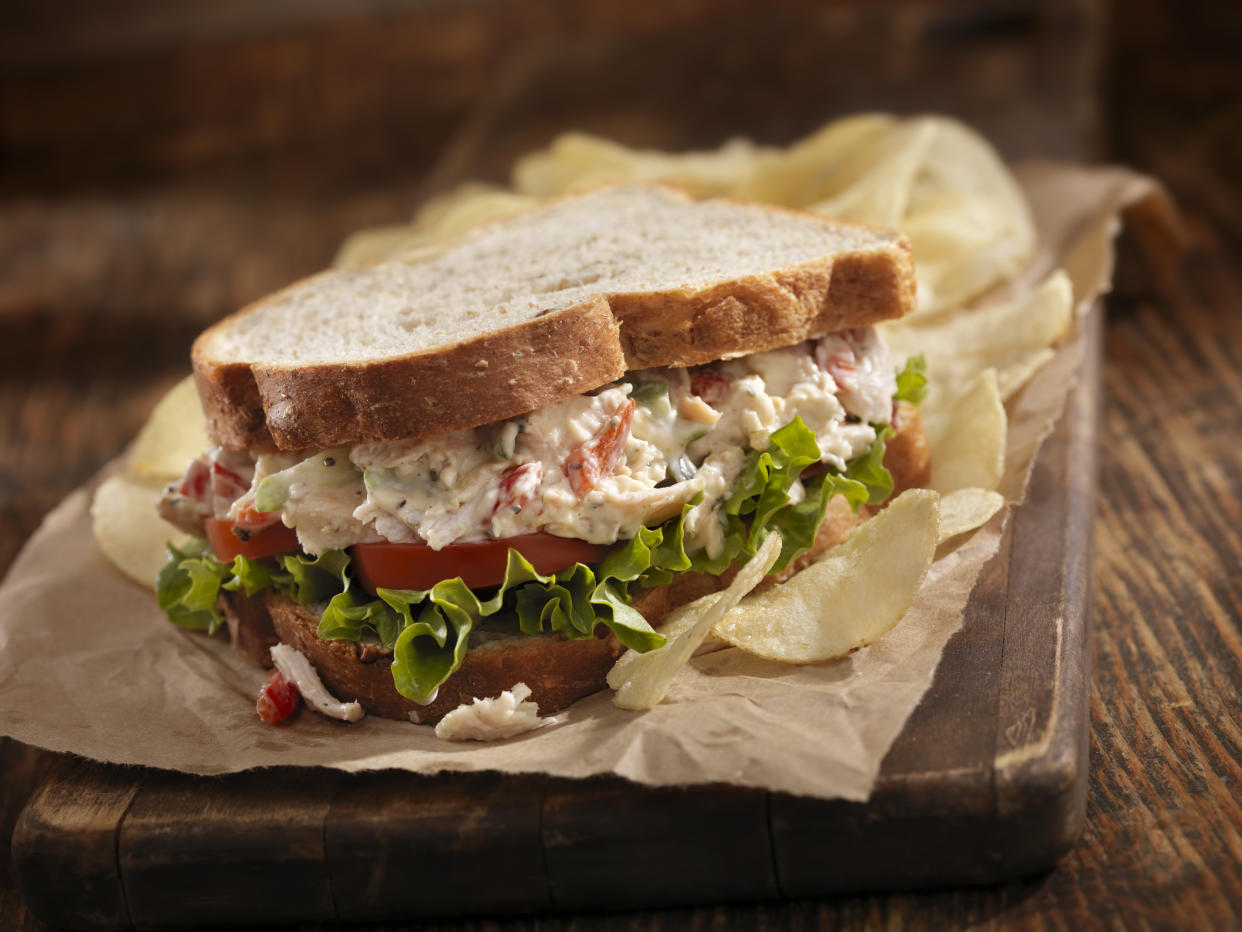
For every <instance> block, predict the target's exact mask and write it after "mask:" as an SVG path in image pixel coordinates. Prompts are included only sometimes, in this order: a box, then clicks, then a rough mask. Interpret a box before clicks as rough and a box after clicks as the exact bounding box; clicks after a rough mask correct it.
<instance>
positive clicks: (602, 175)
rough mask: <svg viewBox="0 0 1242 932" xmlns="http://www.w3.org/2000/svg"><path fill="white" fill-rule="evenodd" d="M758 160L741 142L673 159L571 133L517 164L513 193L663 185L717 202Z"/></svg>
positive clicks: (749, 146)
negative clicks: (613, 185)
mask: <svg viewBox="0 0 1242 932" xmlns="http://www.w3.org/2000/svg"><path fill="white" fill-rule="evenodd" d="M754 159H755V147H754V145H753V144H752V143H750V142H748V141H746V140H740V139H739V140H734V141H732V142H729V143H726V144H725V145H723V146H721V147H720V148H719V149H716V150H713V151H707V152H687V153H678V154H672V153H667V152H656V151H652V150H637V149H629V148H627V147H625V146H622V145H619V144H618V143H615V142H611V141H610V140H607V139H601V138H599V137H598V136H590V135H587V134H586V133H566V134H565V135H563V136H560V137H559V138H558V139H556V140H555V141H554V142H553V143H552V145H551V146H549V147H548V148H547V149H545V150H543V151H540V152H533V153H531V154H530V155H527V156H525V157H524V158H522V159H520V160H519V161H518V163H517V165H516V166H515V167H514V169H513V187H514V189H515V190H516V191H518V192H520V193H522V194H527V195H533V196H535V197H552V196H555V195H559V194H564V193H566V192H569V191H582V190H585V189H587V188H594V187H598V186H599V185H602V184H611V183H615V182H627V181H629V182H649V183H650V182H664V183H666V184H674V185H677V186H679V187H683V188H685V189H686V190H687V191H690V192H691V193H692V194H695V195H697V196H699V197H713V196H717V195H727V194H734V193H736V192H737V191H738V190H739V189H740V188H742V187H744V186H745V185H746V184H747V183H748V182H749V179H750V175H751V173H752V172H753V170H754Z"/></svg>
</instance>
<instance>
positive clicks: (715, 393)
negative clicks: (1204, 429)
mask: <svg viewBox="0 0 1242 932" xmlns="http://www.w3.org/2000/svg"><path fill="white" fill-rule="evenodd" d="M690 391H691V392H693V393H694V394H696V395H698V396H699V397H700V398H702V399H703V400H704V401H706V402H707V403H708V404H709V405H714V404H718V403H719V402H721V401H724V400H725V398H726V396H728V394H729V380H728V379H726V378H725V377H724V376H722V375H721V374H720V373H719V372H716V371H714V370H712V369H699V370H697V371H695V372H692V373H690Z"/></svg>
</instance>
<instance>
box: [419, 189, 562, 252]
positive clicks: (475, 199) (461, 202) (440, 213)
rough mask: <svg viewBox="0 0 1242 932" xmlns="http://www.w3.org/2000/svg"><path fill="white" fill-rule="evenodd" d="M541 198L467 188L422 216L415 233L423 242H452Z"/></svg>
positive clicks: (496, 190)
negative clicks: (457, 237)
mask: <svg viewBox="0 0 1242 932" xmlns="http://www.w3.org/2000/svg"><path fill="white" fill-rule="evenodd" d="M538 200H539V199H538V198H534V197H527V196H524V195H521V194H514V193H513V192H512V191H502V190H498V189H494V188H488V187H486V186H483V185H466V186H463V187H462V188H458V189H457V190H456V191H455V192H453V193H452V194H451V195H448V196H445V197H444V198H441V199H439V201H438V202H436V204H435V207H436V210H435V211H434V212H431V213H429V212H428V211H427V210H426V209H424V210H422V211H420V212H419V214H418V216H417V217H416V218H415V220H414V230H415V231H416V232H417V233H418V234H419V235H420V236H421V237H422V240H421V242H441V241H443V240H446V239H451V238H452V237H454V236H458V235H460V234H462V233H465V232H466V231H467V230H470V229H473V228H474V227H477V226H479V225H480V224H483V223H487V222H489V221H491V220H500V219H501V218H503V217H511V216H513V215H514V214H517V213H520V212H522V211H523V210H526V209H527V208H529V207H531V206H532V205H534V204H536V203H538Z"/></svg>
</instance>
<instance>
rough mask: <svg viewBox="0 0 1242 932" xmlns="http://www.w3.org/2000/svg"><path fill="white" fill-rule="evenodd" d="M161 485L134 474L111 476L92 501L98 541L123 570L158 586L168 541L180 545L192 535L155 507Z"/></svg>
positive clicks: (145, 583) (147, 584) (92, 515)
mask: <svg viewBox="0 0 1242 932" xmlns="http://www.w3.org/2000/svg"><path fill="white" fill-rule="evenodd" d="M161 491H162V490H161V487H160V486H158V485H153V484H150V483H146V482H143V481H141V480H139V479H135V478H133V477H131V476H124V475H120V476H112V477H111V478H108V479H105V480H104V481H103V483H101V484H100V486H99V488H98V489H96V490H95V498H94V501H92V502H91V521H92V529H93V530H94V532H95V542H96V543H97V544H98V545H99V549H100V550H102V551H103V552H104V555H105V556H107V558H108V559H109V560H111V561H112V563H113V564H114V565H115V566H116V567H117V569H119V570H120V571H121V572H122V573H124V574H125V575H126V576H128V577H129V578H130V579H132V580H134V581H135V582H138V583H141V584H142V585H144V586H147V587H149V588H151V589H154V588H155V577H156V576H157V575H158V574H159V571H160V568H161V567H162V566H163V565H164V564H165V563H166V562H167V560H168V554H167V553H166V552H165V550H164V544H165V542H166V541H171V542H172V543H174V544H177V545H181V544H184V543H185V541H187V540H189V535H187V534H185V533H184V532H182V531H179V530H177V529H176V528H175V527H173V526H172V525H171V524H168V523H167V522H166V521H164V520H163V519H162V518H161V517H160V516H159V515H158V514H157V513H156V511H155V503H156V502H157V501H158V500H159V497H160V493H161Z"/></svg>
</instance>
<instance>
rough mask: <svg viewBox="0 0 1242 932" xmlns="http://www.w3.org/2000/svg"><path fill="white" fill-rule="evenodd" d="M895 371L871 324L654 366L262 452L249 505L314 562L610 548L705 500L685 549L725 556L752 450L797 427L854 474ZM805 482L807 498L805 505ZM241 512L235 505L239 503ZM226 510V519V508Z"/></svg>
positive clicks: (886, 412) (881, 417) (884, 418)
mask: <svg viewBox="0 0 1242 932" xmlns="http://www.w3.org/2000/svg"><path fill="white" fill-rule="evenodd" d="M895 391H896V374H895V370H894V369H893V366H892V362H891V359H890V358H889V354H888V350H887V348H886V347H885V345H884V343H883V341H882V340H881V339H880V338H879V337H878V336H877V335H876V334H875V333H874V331H872V330H870V329H866V330H852V331H845V332H843V333H839V334H832V335H830V336H827V337H823V338H822V339H819V340H813V341H809V342H807V343H802V344H799V345H797V346H792V347H786V348H783V349H778V350H773V351H771V352H765V353H756V354H753V355H751V356H745V357H742V358H739V359H733V360H728V361H723V362H719V363H716V364H713V365H711V366H700V367H696V368H694V369H651V370H644V371H641V372H634V373H630V375H629V377H627V379H626V380H624V381H621V382H615V383H612V384H610V385H607V386H604V387H603V388H602V389H600V390H599V391H597V392H596V393H594V394H590V395H580V396H577V397H574V398H569V399H566V400H565V401H562V402H559V403H557V404H554V405H550V406H548V407H546V408H543V409H541V410H539V411H535V412H532V413H531V414H528V415H526V416H524V417H520V418H514V419H511V420H509V421H505V422H502V423H499V424H493V425H488V426H486V427H480V428H475V429H471V430H462V431H456V432H454V433H451V434H446V435H443V436H439V437H432V438H428V439H422V440H398V441H390V442H386V443H369V444H358V445H356V446H354V447H352V448H350V449H345V448H341V449H339V450H334V451H323V452H319V453H316V454H314V455H312V456H310V457H304V458H302V459H301V460H300V461H297V462H295V461H294V460H293V458H291V457H289V456H288V455H287V454H280V455H275V456H261V457H259V458H258V461H257V463H256V466H255V469H254V484H253V486H252V487H251V489H250V491H249V492H247V496H249V498H250V499H253V500H257V501H258V502H259V503H260V504H261V505H262V506H263V510H266V509H267V508H268V507H269V506H268V505H267V504H266V503H268V502H271V501H275V502H277V504H276V505H274V506H270V507H279V508H280V510H281V519H282V520H283V521H284V523H285V524H286V525H288V526H290V527H293V528H295V529H296V530H297V532H298V537H299V540H300V542H301V544H302V547H303V548H304V549H305V550H306V551H307V552H308V553H311V554H316V553H321V552H322V551H324V550H328V549H335V548H341V547H345V546H348V545H350V544H353V543H359V542H364V541H379V540H388V541H394V542H416V541H421V542H424V543H426V544H427V545H429V546H431V547H433V548H436V549H440V548H443V547H446V546H449V545H450V544H453V543H454V542H456V541H464V540H477V539H480V538H486V537H493V538H506V537H513V536H516V535H519V534H530V533H534V532H537V531H542V532H546V533H549V534H554V535H558V536H562V537H573V538H578V539H580V540H586V541H589V542H591V543H596V544H609V543H612V542H614V541H616V540H623V539H628V538H631V537H633V536H634V535H635V534H637V533H638V530H639V528H641V527H642V526H643V525H644V524H655V523H658V522H660V521H662V520H665V519H667V518H670V517H672V516H674V515H675V514H677V513H678V512H679V511H680V510H681V508H682V506H683V505H685V504H687V503H689V502H691V501H692V500H693V499H694V498H695V496H698V495H700V494H701V495H702V498H701V500H700V501H699V503H698V504H696V505H695V506H694V507H693V508H692V509H691V511H690V513H689V515H688V518H687V522H686V547H687V549H688V550H690V551H695V550H699V549H702V550H706V551H707V553H708V554H709V555H710V556H714V555H715V554H717V553H719V552H720V549H721V547H722V546H723V528H722V524H721V522H720V520H719V517H718V514H717V506H718V505H719V504H720V502H721V501H722V500H724V499H725V498H727V497H728V496H729V495H730V493H731V491H732V488H733V484H734V482H735V480H736V478H737V476H738V473H739V471H740V470H741V468H742V465H743V463H744V461H745V453H746V450H748V449H750V450H760V451H761V450H765V449H767V447H768V445H769V443H770V438H771V435H772V433H773V432H774V431H776V430H778V429H779V428H781V427H784V426H785V425H786V424H788V423H789V422H790V421H792V420H793V419H794V418H795V417H799V418H801V419H802V420H803V422H804V423H805V424H806V425H807V426H808V427H809V428H810V429H811V431H812V432H813V433H814V434H815V438H816V441H817V442H818V444H819V448H820V450H821V451H822V453H823V459H822V461H823V462H824V463H825V464H827V465H829V466H831V467H834V468H837V469H843V468H844V467H845V464H846V462H847V461H849V460H850V459H853V458H854V457H855V456H858V455H859V454H861V453H863V452H865V451H866V450H867V449H868V447H869V446H870V445H871V444H872V442H874V440H875V436H876V432H875V427H873V426H872V425H878V424H886V423H888V421H889V420H890V417H891V412H892V396H893V394H894V392H895ZM802 492H803V490H802V487H801V485H800V484H797V483H796V484H795V486H794V488H793V489H792V490H791V494H792V495H793V496H794V498H795V500H796V499H797V496H799V495H800V494H802ZM234 507H236V505H234ZM216 513H217V514H219V513H220V512H219V511H217V512H216Z"/></svg>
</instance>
